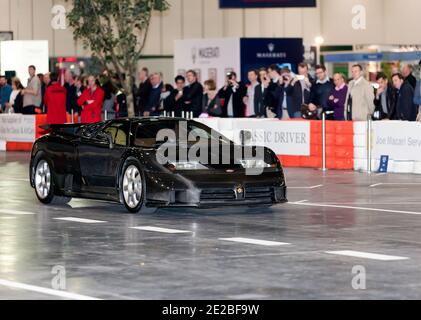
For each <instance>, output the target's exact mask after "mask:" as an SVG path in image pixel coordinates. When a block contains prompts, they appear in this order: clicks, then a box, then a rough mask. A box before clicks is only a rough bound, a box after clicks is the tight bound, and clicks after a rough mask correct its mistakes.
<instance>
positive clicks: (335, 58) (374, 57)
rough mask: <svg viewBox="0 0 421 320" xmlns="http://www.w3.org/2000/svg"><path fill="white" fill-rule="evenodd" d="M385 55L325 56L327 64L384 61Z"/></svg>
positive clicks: (352, 54) (349, 54)
mask: <svg viewBox="0 0 421 320" xmlns="http://www.w3.org/2000/svg"><path fill="white" fill-rule="evenodd" d="M383 59H384V54H383V53H339V54H327V55H325V62H364V61H367V62H368V61H383Z"/></svg>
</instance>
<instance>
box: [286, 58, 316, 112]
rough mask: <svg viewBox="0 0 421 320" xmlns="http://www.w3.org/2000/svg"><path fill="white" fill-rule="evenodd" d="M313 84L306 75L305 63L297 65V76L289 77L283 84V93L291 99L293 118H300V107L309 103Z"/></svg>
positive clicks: (307, 74) (306, 66)
mask: <svg viewBox="0 0 421 320" xmlns="http://www.w3.org/2000/svg"><path fill="white" fill-rule="evenodd" d="M313 82H314V81H313V79H311V77H310V75H309V73H308V65H307V64H306V63H300V64H299V65H298V75H297V76H296V77H294V78H291V77H289V79H288V81H286V82H284V84H285V91H286V93H287V95H288V97H291V111H292V114H293V117H294V118H301V107H302V105H303V104H307V105H308V104H309V103H310V92H311V87H312V86H313Z"/></svg>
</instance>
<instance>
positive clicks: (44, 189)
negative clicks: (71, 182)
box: [33, 155, 55, 204]
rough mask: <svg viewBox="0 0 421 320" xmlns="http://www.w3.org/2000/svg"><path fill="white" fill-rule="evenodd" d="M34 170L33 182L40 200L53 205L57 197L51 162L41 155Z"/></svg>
mask: <svg viewBox="0 0 421 320" xmlns="http://www.w3.org/2000/svg"><path fill="white" fill-rule="evenodd" d="M34 170H35V171H34V173H33V179H34V180H33V181H34V187H35V194H36V196H37V198H38V200H39V201H40V202H41V203H43V204H50V203H52V202H53V200H54V198H55V197H54V176H53V172H52V166H51V162H50V161H49V160H48V159H47V158H46V157H44V156H42V155H41V156H39V157H37V159H36V161H35V166H34Z"/></svg>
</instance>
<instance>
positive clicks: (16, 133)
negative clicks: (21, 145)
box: [0, 114, 36, 142]
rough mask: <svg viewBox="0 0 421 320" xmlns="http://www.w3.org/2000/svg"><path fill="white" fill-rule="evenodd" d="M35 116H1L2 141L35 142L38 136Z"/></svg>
mask: <svg viewBox="0 0 421 320" xmlns="http://www.w3.org/2000/svg"><path fill="white" fill-rule="evenodd" d="M35 124H36V119H35V116H34V115H22V114H1V115H0V140H4V141H11V142H34V141H35V135H36V128H35Z"/></svg>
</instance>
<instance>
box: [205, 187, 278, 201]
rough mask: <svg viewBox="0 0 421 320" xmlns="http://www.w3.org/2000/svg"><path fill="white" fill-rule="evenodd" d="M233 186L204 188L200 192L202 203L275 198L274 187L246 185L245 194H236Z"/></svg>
mask: <svg viewBox="0 0 421 320" xmlns="http://www.w3.org/2000/svg"><path fill="white" fill-rule="evenodd" d="M235 190H236V189H235V188H234V187H233V188H232V189H229V188H221V189H203V190H202V191H201V194H200V201H201V202H202V203H212V202H214V203H216V202H231V201H233V202H234V201H235V202H241V201H246V202H250V201H251V202H264V203H266V202H272V201H273V199H274V198H275V195H274V189H273V188H271V187H245V193H244V194H236V191H235Z"/></svg>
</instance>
